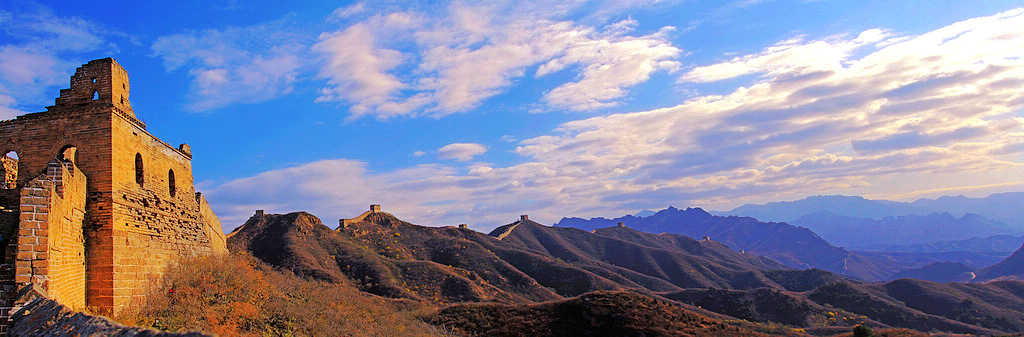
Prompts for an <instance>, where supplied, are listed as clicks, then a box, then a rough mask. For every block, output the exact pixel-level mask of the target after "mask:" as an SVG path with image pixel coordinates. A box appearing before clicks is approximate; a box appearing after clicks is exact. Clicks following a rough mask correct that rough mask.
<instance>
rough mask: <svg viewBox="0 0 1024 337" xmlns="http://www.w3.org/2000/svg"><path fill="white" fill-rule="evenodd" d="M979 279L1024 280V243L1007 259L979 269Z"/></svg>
mask: <svg viewBox="0 0 1024 337" xmlns="http://www.w3.org/2000/svg"><path fill="white" fill-rule="evenodd" d="M977 274H978V278H977V280H978V281H987V280H997V279H1017V280H1024V245H1022V246H1021V247H1020V249H1017V251H1016V252H1014V253H1013V254H1012V255H1010V256H1009V257H1007V258H1006V259H1005V260H1003V261H1001V262H999V263H996V264H994V265H992V266H989V267H986V268H984V269H982V270H979V271H978V273H977Z"/></svg>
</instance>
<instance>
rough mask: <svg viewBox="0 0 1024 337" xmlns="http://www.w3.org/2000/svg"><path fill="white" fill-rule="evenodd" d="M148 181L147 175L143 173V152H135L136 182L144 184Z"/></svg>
mask: <svg viewBox="0 0 1024 337" xmlns="http://www.w3.org/2000/svg"><path fill="white" fill-rule="evenodd" d="M145 181H146V175H145V174H143V173H142V154H138V153H136V154H135V182H136V183H139V186H142V183H143V182H145Z"/></svg>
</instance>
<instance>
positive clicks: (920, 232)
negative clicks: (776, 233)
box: [790, 211, 1024, 250]
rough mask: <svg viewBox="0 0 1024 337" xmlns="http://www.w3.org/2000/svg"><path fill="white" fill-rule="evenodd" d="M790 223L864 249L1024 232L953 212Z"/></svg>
mask: <svg viewBox="0 0 1024 337" xmlns="http://www.w3.org/2000/svg"><path fill="white" fill-rule="evenodd" d="M790 223H791V224H793V225H797V226H802V227H807V228H808V229H810V230H812V231H814V233H816V234H818V235H820V236H821V237H822V238H823V239H825V240H827V241H828V242H829V243H832V244H833V245H837V246H841V247H845V248H849V249H862V250H871V249H872V248H877V247H880V246H882V247H884V246H896V245H910V244H928V243H935V242H941V241H952V240H967V239H971V238H974V237H988V236H994V235H1020V234H1022V233H1024V228H1017V227H1011V226H1009V225H1007V224H1005V223H1003V222H999V221H993V220H989V219H986V218H985V217H982V216H980V215H977V214H973V213H967V214H964V215H963V216H961V217H959V218H957V217H954V216H953V215H952V214H950V213H931V214H928V215H902V216H886V217H883V218H881V219H878V220H875V219H871V218H858V217H852V216H845V215H839V214H835V213H832V212H829V211H819V212H816V213H812V214H808V215H804V216H801V217H800V218H799V219H796V220H794V221H792V222H790Z"/></svg>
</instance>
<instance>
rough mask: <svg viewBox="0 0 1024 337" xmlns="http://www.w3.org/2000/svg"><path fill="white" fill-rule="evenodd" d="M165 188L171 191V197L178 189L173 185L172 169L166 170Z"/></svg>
mask: <svg viewBox="0 0 1024 337" xmlns="http://www.w3.org/2000/svg"><path fill="white" fill-rule="evenodd" d="M167 190H168V191H170V192H171V197H172V198H173V197H174V193H175V192H177V191H178V190H177V188H176V187H175V186H174V170H167Z"/></svg>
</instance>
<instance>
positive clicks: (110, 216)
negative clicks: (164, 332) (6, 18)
mask: <svg viewBox="0 0 1024 337" xmlns="http://www.w3.org/2000/svg"><path fill="white" fill-rule="evenodd" d="M128 84H129V83H128V74H127V73H126V72H125V70H124V68H121V66H120V65H118V64H117V62H116V61H114V60H113V59H111V58H105V59H100V60H94V61H90V62H89V63H87V64H85V65H82V66H81V67H79V68H78V69H77V71H76V72H75V74H74V76H72V77H71V87H70V88H69V89H63V90H61V91H60V97H58V98H57V99H56V103H55V104H54V105H53V106H49V107H47V108H46V111H44V112H37V113H31V114H26V115H22V116H19V117H17V119H13V120H7V121H0V155H3V154H8V156H3V157H0V159H2V160H0V161H2V164H3V165H2V170H3V171H2V172H0V173H2V176H3V180H2V181H0V247H3V249H0V316H2V317H0V322H6V316H7V315H8V312H9V310H10V308H11V307H12V306H14V305H15V303H14V302H15V298H14V297H15V296H16V294H17V293H18V291H19V290H21V289H25V288H35V289H40V290H41V291H42V292H45V293H46V296H49V297H50V298H53V299H55V300H57V301H58V302H60V303H61V304H64V305H66V306H69V307H71V308H83V307H85V306H89V307H92V308H97V309H99V310H103V311H108V312H116V311H117V310H119V309H120V308H122V307H124V306H125V305H127V304H128V303H129V302H130V301H131V300H133V299H135V298H144V297H145V295H146V290H147V285H148V283H149V282H150V281H152V280H155V279H158V278H159V277H160V275H161V274H162V272H163V270H164V269H165V268H166V266H167V265H168V264H169V263H172V262H173V261H175V260H176V259H177V258H178V256H181V255H196V254H209V253H218V252H225V251H226V248H225V241H224V234H223V232H222V231H221V226H220V221H219V220H218V219H217V216H216V215H214V214H213V212H212V211H211V210H210V207H209V205H207V203H206V200H205V199H204V198H203V196H202V195H201V194H199V193H196V192H195V188H194V186H193V184H192V163H191V160H192V153H191V151H190V149H189V147H188V145H185V144H182V145H180V146H178V147H173V146H171V145H169V144H167V143H164V142H162V141H160V140H159V139H157V138H156V137H154V136H153V135H151V134H149V132H147V131H146V124H145V123H143V122H141V121H140V120H139V119H138V118H136V117H135V113H134V112H133V111H132V107H131V104H130V102H129V100H128V98H129V95H128V94H129V88H130V87H129V85H128ZM12 153H13V154H16V156H14V155H10V154H12ZM0 332H3V331H0Z"/></svg>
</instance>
